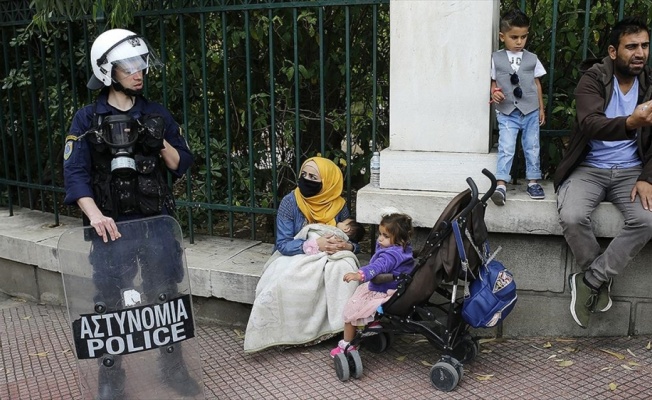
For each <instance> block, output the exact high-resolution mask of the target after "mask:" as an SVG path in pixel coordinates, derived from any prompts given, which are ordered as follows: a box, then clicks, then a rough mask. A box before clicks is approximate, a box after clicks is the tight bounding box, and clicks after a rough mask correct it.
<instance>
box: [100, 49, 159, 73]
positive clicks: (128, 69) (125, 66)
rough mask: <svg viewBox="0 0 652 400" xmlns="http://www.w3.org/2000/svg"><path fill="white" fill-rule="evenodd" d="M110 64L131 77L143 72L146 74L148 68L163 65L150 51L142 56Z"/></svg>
mask: <svg viewBox="0 0 652 400" xmlns="http://www.w3.org/2000/svg"><path fill="white" fill-rule="evenodd" d="M112 64H113V66H114V67H115V68H119V69H120V70H121V71H122V72H124V73H125V74H127V75H132V74H135V73H136V72H140V71H143V70H144V71H145V73H147V72H148V71H149V68H150V67H160V66H161V65H163V64H162V63H161V61H159V59H158V57H156V55H155V54H154V53H153V52H152V51H150V52H149V53H145V54H142V55H138V56H134V57H129V58H125V59H123V60H118V61H114V62H112Z"/></svg>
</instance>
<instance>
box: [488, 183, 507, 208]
mask: <svg viewBox="0 0 652 400" xmlns="http://www.w3.org/2000/svg"><path fill="white" fill-rule="evenodd" d="M506 198H507V193H505V189H503V188H501V187H499V188H496V191H495V192H494V193H493V194H492V195H491V201H493V202H494V204H495V205H497V206H504V205H505V199H506Z"/></svg>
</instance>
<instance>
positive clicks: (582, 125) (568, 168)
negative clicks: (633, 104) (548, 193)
mask: <svg viewBox="0 0 652 400" xmlns="http://www.w3.org/2000/svg"><path fill="white" fill-rule="evenodd" d="M638 78H639V79H638V89H639V91H638V102H637V104H641V103H643V102H646V101H648V100H650V97H651V95H652V84H651V83H652V71H651V70H650V68H649V67H648V66H646V67H645V69H644V70H643V72H641V74H640V75H639V76H638ZM613 85H614V79H613V61H612V60H611V58H609V57H605V58H604V59H602V62H599V63H596V64H594V65H593V66H592V67H591V68H589V69H588V70H587V71H586V72H585V73H584V75H582V77H581V78H580V81H579V83H578V84H577V87H576V88H575V101H576V108H577V116H576V117H575V125H574V126H573V131H572V133H571V136H570V144H569V145H568V149H566V151H565V152H564V156H563V157H562V159H561V161H560V162H559V165H558V166H557V170H556V171H555V178H554V185H555V191H556V190H557V189H558V188H559V186H561V184H562V183H563V182H564V180H566V178H568V176H569V175H570V174H571V172H573V170H574V169H575V168H576V167H577V166H578V165H580V164H581V163H582V162H583V161H584V159H585V158H586V155H587V154H588V152H589V150H590V148H589V141H590V140H605V141H606V140H627V139H630V140H631V139H636V141H637V143H638V155H639V157H640V158H641V160H642V161H643V172H642V173H641V175H640V176H639V177H638V180H639V181H646V182H649V183H652V162H650V161H651V160H652V137H651V135H650V127H645V128H642V129H638V130H627V129H626V127H625V121H626V120H627V116H624V117H616V118H607V116H606V115H605V114H604V110H605V109H606V108H607V105H608V104H609V101H610V100H611V94H612V93H613ZM637 132H638V135H637Z"/></svg>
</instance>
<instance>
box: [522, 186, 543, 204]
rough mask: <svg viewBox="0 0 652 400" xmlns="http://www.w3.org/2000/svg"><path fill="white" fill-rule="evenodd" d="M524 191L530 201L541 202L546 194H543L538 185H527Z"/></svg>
mask: <svg viewBox="0 0 652 400" xmlns="http://www.w3.org/2000/svg"><path fill="white" fill-rule="evenodd" d="M525 191H526V192H527V194H529V195H530V198H531V199H535V200H541V199H545V198H546V194H545V193H544V192H543V188H542V187H541V185H539V184H538V183H535V184H534V185H528V187H527V189H525Z"/></svg>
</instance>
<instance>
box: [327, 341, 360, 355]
mask: <svg viewBox="0 0 652 400" xmlns="http://www.w3.org/2000/svg"><path fill="white" fill-rule="evenodd" d="M346 346H349V342H345V341H344V340H340V342H339V343H338V344H337V347H336V348H334V349H333V350H331V358H335V356H336V355H338V354H340V353H344V349H346V351H347V353H348V352H349V351H353V350H358V348H357V347H355V346H349V347H348V348H347V347H346Z"/></svg>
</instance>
